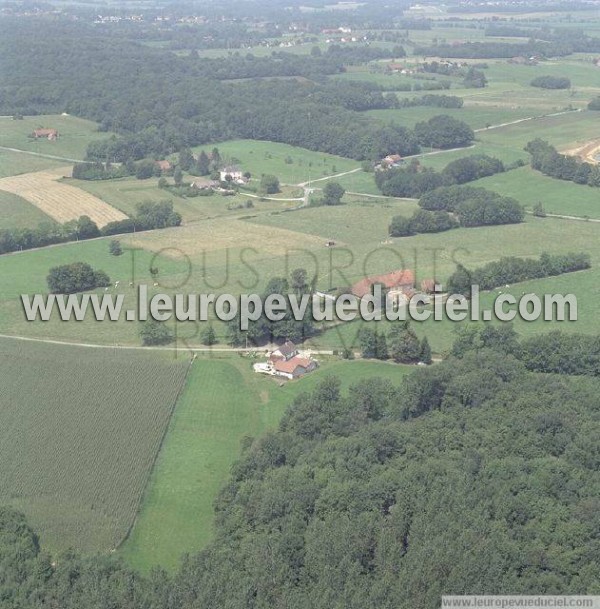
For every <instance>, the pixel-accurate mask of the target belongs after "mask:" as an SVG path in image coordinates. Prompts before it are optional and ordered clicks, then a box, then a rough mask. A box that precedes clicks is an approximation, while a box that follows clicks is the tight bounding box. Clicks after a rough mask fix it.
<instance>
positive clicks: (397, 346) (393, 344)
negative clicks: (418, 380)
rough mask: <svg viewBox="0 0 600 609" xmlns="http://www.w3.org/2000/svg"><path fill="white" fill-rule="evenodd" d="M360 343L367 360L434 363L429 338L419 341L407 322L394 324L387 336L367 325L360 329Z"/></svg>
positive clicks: (363, 355)
mask: <svg viewBox="0 0 600 609" xmlns="http://www.w3.org/2000/svg"><path fill="white" fill-rule="evenodd" d="M358 342H359V345H360V350H361V355H362V357H364V358H366V359H379V360H388V359H393V360H394V361H395V362H396V363H398V364H416V363H419V362H421V363H423V364H428V365H429V364H431V363H432V358H431V347H430V346H429V341H428V340H427V337H426V336H424V337H423V340H419V338H418V337H417V335H416V334H415V331H414V330H413V329H412V328H411V327H410V323H409V322H407V321H405V322H398V323H396V324H394V325H393V326H392V327H391V328H390V329H389V331H388V332H387V334H386V333H385V331H383V330H382V331H380V330H378V329H377V328H376V327H372V324H369V325H365V326H363V327H362V328H361V329H360V332H359V335H358Z"/></svg>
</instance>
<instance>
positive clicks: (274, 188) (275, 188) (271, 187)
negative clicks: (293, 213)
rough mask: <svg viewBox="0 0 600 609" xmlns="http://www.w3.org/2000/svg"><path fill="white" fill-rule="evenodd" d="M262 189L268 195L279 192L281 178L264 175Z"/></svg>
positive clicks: (261, 182)
mask: <svg viewBox="0 0 600 609" xmlns="http://www.w3.org/2000/svg"><path fill="white" fill-rule="evenodd" d="M260 189H261V191H262V192H264V193H265V194H267V195H272V194H275V193H277V192H279V178H278V177H277V176H274V175H271V174H267V173H265V174H263V176H262V178H261V179H260Z"/></svg>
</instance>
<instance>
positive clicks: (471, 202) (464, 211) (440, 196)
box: [419, 186, 525, 227]
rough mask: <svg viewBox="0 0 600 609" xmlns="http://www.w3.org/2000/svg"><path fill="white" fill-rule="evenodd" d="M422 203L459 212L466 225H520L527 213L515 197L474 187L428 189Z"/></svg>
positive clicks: (431, 207)
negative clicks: (429, 190)
mask: <svg viewBox="0 0 600 609" xmlns="http://www.w3.org/2000/svg"><path fill="white" fill-rule="evenodd" d="M419 206H420V207H421V208H423V209H427V210H429V211H440V210H443V211H448V212H452V213H455V214H456V216H457V218H458V220H459V222H460V225H461V226H466V227H472V226H489V225H496V224H516V223H519V222H522V221H523V218H524V215H525V212H524V210H523V207H522V206H521V205H520V204H519V202H518V201H516V200H515V199H513V198H511V197H503V196H501V195H499V194H497V193H495V192H492V191H489V190H486V189H484V188H473V187H471V186H448V187H442V188H438V189H437V190H434V191H431V192H427V193H426V194H424V195H423V196H422V197H421V198H420V199H419Z"/></svg>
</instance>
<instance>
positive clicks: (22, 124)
mask: <svg viewBox="0 0 600 609" xmlns="http://www.w3.org/2000/svg"><path fill="white" fill-rule="evenodd" d="M40 127H43V128H48V129H57V130H58V132H59V138H58V139H57V140H54V141H49V140H47V139H42V138H40V139H37V140H36V139H34V138H30V137H28V136H29V134H30V133H32V132H33V130H34V129H37V128H40ZM109 136H110V133H100V132H99V131H98V130H97V126H96V124H95V123H93V122H92V121H87V120H84V119H82V118H77V117H75V116H67V115H57V114H53V115H40V116H26V117H25V118H24V119H23V120H17V121H14V120H12V119H11V118H0V146H6V147H8V148H17V149H18V150H26V151H29V152H35V153H37V154H41V155H44V154H46V155H53V156H59V157H65V158H67V159H83V158H85V151H86V148H87V146H88V144H89V143H90V142H93V141H96V140H102V139H106V138H107V137H109Z"/></svg>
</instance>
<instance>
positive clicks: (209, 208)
mask: <svg viewBox="0 0 600 609" xmlns="http://www.w3.org/2000/svg"><path fill="white" fill-rule="evenodd" d="M192 180H193V177H192V176H189V177H188V176H186V181H192ZM65 181H66V182H67V183H68V184H71V185H73V186H76V187H77V188H81V189H82V190H85V191H87V192H89V193H92V194H93V195H95V196H97V197H98V198H100V199H102V200H103V201H106V202H107V203H108V204H110V205H112V206H113V207H116V208H117V209H120V210H121V211H123V212H124V213H126V214H127V215H129V216H132V215H135V213H136V206H137V205H138V203H142V202H145V201H154V202H158V201H171V202H172V203H173V208H174V209H175V211H177V212H179V213H180V214H181V217H182V218H183V222H184V223H187V222H195V221H198V220H203V219H206V218H214V217H217V216H231V215H233V214H236V213H237V214H239V213H246V212H245V210H244V209H241V210H240V209H238V207H243V206H244V205H245V204H246V201H248V199H250V198H251V197H249V196H248V195H247V194H245V193H244V192H240V193H239V194H237V195H234V196H223V195H222V194H219V193H215V194H213V195H211V196H208V197H189V198H184V197H179V196H176V195H174V194H171V193H170V192H169V191H168V190H165V189H160V188H158V180H157V179H156V178H152V179H148V180H137V179H136V178H122V179H118V180H97V181H91V180H73V179H69V180H65ZM297 194H298V193H295V192H289V193H288V192H282V193H281V194H277V195H274V196H276V197H283V198H285V197H292V196H297ZM251 200H252V206H253V207H252V208H251V209H250V211H251V212H252V211H254V210H261V211H264V210H268V209H284V208H286V207H289V206H290V205H292V206H293V205H295V204H297V203H293V202H290V203H289V204H288V203H286V202H272V201H267V200H265V201H259V200H258V199H257V198H255V197H252V199H251Z"/></svg>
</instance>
